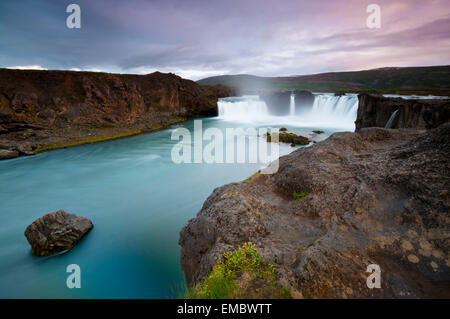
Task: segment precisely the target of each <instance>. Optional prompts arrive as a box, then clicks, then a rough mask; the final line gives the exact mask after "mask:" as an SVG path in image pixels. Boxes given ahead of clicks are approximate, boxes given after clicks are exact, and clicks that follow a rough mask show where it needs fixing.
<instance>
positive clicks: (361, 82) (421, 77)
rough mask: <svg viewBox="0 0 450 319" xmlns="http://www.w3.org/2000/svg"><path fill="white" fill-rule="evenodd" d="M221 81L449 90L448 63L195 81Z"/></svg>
mask: <svg viewBox="0 0 450 319" xmlns="http://www.w3.org/2000/svg"><path fill="white" fill-rule="evenodd" d="M197 83H199V84H224V85H229V86H234V87H240V88H242V89H247V90H261V89H281V90H283V89H285V90H293V89H296V90H311V91H327V92H380V93H381V92H383V93H402V92H417V93H421V92H423V93H442V94H449V92H450V65H446V66H430V67H406V68H399V67H386V68H379V69H373V70H365V71H352V72H329V73H320V74H312V75H300V76H289V77H260V76H254V75H248V74H239V75H221V76H213V77H209V78H205V79H202V80H199V81H197Z"/></svg>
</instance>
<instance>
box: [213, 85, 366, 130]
mask: <svg viewBox="0 0 450 319" xmlns="http://www.w3.org/2000/svg"><path fill="white" fill-rule="evenodd" d="M314 95H315V97H314V103H313V105H312V107H311V108H310V109H304V108H302V109H301V110H299V111H298V112H297V110H296V106H295V102H296V100H295V96H294V94H291V98H290V104H289V115H288V116H275V115H272V114H270V112H269V109H268V107H267V105H266V103H265V102H264V101H262V100H261V99H260V98H259V97H258V96H257V95H247V96H241V97H228V98H222V99H219V102H218V109H219V110H218V111H219V112H218V113H219V118H220V119H223V120H227V121H233V122H262V123H269V124H272V125H276V124H277V123H284V124H292V125H295V126H304V127H316V128H336V129H344V130H351V131H353V130H354V128H355V123H354V122H355V120H356V113H357V111H358V96H357V94H345V95H340V96H335V95H334V93H316V94H314Z"/></svg>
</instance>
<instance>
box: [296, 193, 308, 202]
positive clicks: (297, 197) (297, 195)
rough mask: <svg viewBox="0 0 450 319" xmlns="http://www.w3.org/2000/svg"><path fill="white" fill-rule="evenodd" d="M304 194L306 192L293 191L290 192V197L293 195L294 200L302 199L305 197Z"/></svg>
mask: <svg viewBox="0 0 450 319" xmlns="http://www.w3.org/2000/svg"><path fill="white" fill-rule="evenodd" d="M306 195H307V193H306V192H301V193H297V192H296V191H294V192H293V193H292V197H293V198H294V199H295V200H296V201H299V200H302V199H303V197H305V196H306Z"/></svg>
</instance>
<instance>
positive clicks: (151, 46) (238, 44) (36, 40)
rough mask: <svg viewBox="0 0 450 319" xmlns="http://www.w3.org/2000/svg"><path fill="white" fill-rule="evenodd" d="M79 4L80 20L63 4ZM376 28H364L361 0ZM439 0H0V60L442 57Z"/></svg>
mask: <svg viewBox="0 0 450 319" xmlns="http://www.w3.org/2000/svg"><path fill="white" fill-rule="evenodd" d="M70 3H77V4H79V5H80V7H81V19H82V20H81V24H82V27H81V29H68V28H67V27H66V18H67V16H68V14H67V13H66V7H67V5H69V4H70ZM370 3H377V4H378V5H380V7H381V28H380V29H369V28H367V27H366V19H367V16H368V13H366V8H367V5H368V4H370ZM449 52H450V6H449V3H448V1H447V0H432V1H415V0H403V1H402V0H398V1H396V0H379V1H378V0H371V1H365V0H339V1H338V0H330V1H325V0H315V1H306V0H305V1H302V0H292V1H288V0H286V1H283V0H259V1H257V0H248V1H246V0H240V1H236V0H226V1H223V0H222V1H216V0H178V1H173V0H164V1H157V0H147V1H146V0H127V1H120V0H71V1H62V0H47V1H40V0H20V1H18V0H2V1H1V2H0V67H26V66H31V67H33V68H43V69H73V70H93V71H106V72H119V73H139V74H144V73H150V72H153V71H156V70H160V71H162V72H173V73H177V74H179V75H181V76H183V77H187V78H191V79H194V80H197V79H200V78H202V77H206V76H212V75H220V74H236V73H248V74H255V75H262V76H283V75H296V74H310V73H319V72H327V71H345V70H362V69H370V68H377V67H385V66H422V65H447V64H450V54H449Z"/></svg>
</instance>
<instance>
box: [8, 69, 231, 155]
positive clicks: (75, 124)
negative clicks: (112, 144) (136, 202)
mask: <svg viewBox="0 0 450 319" xmlns="http://www.w3.org/2000/svg"><path fill="white" fill-rule="evenodd" d="M230 95H233V91H232V90H231V89H230V88H227V87H224V86H221V85H216V86H202V85H198V84H196V83H195V82H193V81H190V80H185V79H182V78H181V77H179V76H176V75H174V74H171V73H168V74H164V73H160V72H155V73H152V74H148V75H129V74H109V73H95V72H73V71H35V70H8V69H0V150H1V152H0V157H4V158H12V157H17V156H20V155H33V154H36V153H39V152H42V151H46V150H51V149H57V148H64V147H71V146H76V145H81V144H86V143H94V142H100V141H106V140H111V139H117V138H122V137H127V136H132V135H136V134H140V133H145V132H152V131H157V130H161V129H164V128H168V127H170V126H171V125H174V124H177V123H181V122H184V121H186V120H187V119H189V118H192V117H197V116H214V115H217V100H218V98H220V97H226V96H230ZM1 154H3V155H1Z"/></svg>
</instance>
